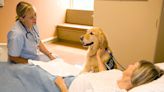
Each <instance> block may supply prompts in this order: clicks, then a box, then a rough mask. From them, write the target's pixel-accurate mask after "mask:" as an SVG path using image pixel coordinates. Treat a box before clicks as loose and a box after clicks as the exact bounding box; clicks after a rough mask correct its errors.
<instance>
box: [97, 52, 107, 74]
mask: <svg viewBox="0 0 164 92" xmlns="http://www.w3.org/2000/svg"><path fill="white" fill-rule="evenodd" d="M102 51H103V50H102V49H98V51H97V53H96V58H97V61H98V68H99V71H105V70H106V67H105V65H104V64H103V62H102V61H101V56H100V55H101V52H102Z"/></svg>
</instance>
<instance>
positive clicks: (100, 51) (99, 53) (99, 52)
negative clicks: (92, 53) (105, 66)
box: [96, 48, 103, 58]
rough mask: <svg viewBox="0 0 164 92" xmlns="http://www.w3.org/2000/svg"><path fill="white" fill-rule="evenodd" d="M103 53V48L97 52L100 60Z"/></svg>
mask: <svg viewBox="0 0 164 92" xmlns="http://www.w3.org/2000/svg"><path fill="white" fill-rule="evenodd" d="M102 52H103V49H102V48H99V49H98V50H97V53H96V58H100V57H101V54H102Z"/></svg>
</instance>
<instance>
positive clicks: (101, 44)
mask: <svg viewBox="0 0 164 92" xmlns="http://www.w3.org/2000/svg"><path fill="white" fill-rule="evenodd" d="M80 40H81V42H82V44H83V46H90V47H96V48H108V42H107V39H106V36H105V34H104V33H103V31H102V30H101V29H100V28H99V27H93V28H91V29H89V30H87V32H86V34H84V35H82V36H81V38H80Z"/></svg>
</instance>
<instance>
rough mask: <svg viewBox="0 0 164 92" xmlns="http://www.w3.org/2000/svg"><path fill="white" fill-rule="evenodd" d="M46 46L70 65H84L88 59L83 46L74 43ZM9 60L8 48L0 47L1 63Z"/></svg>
mask: <svg viewBox="0 0 164 92" xmlns="http://www.w3.org/2000/svg"><path fill="white" fill-rule="evenodd" d="M45 46H46V47H47V48H48V49H49V50H50V51H51V52H53V53H55V54H57V55H58V56H59V57H61V58H62V59H64V61H66V62H68V63H70V64H83V63H84V62H85V57H86V49H84V48H83V47H82V46H81V45H78V44H77V45H75V44H73V43H65V42H55V43H46V44H45ZM6 60H7V48H6V46H0V61H6Z"/></svg>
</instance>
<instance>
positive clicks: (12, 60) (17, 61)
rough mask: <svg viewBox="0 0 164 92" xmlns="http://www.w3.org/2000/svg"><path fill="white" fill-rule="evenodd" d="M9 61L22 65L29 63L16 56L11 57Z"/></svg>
mask: <svg viewBox="0 0 164 92" xmlns="http://www.w3.org/2000/svg"><path fill="white" fill-rule="evenodd" d="M9 60H10V61H11V62H14V63H21V64H26V63H28V60H27V59H25V58H22V57H19V56H18V57H16V56H9Z"/></svg>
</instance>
